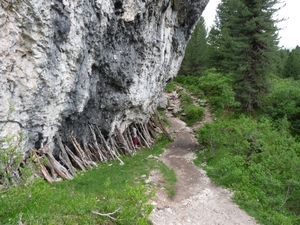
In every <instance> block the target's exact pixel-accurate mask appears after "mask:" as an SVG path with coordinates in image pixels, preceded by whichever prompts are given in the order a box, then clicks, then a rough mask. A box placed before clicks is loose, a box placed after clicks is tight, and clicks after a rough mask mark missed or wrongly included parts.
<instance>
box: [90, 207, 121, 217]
mask: <svg viewBox="0 0 300 225" xmlns="http://www.w3.org/2000/svg"><path fill="white" fill-rule="evenodd" d="M120 209H121V208H117V209H116V210H115V211H114V212H112V213H99V212H96V211H92V213H94V214H96V215H99V216H107V217H109V218H110V219H112V220H116V218H114V217H112V216H111V215H113V214H115V213H116V212H118V211H120Z"/></svg>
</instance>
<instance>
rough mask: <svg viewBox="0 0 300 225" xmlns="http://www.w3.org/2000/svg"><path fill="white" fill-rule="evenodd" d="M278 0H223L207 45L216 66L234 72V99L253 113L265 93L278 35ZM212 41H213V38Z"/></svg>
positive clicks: (267, 87) (260, 104)
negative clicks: (217, 60) (215, 61)
mask: <svg viewBox="0 0 300 225" xmlns="http://www.w3.org/2000/svg"><path fill="white" fill-rule="evenodd" d="M278 3H280V2H279V0H222V2H221V3H220V4H219V6H218V10H217V20H216V21H217V23H216V24H215V27H214V30H212V31H211V32H210V37H209V44H210V45H211V46H210V48H213V51H212V52H213V56H212V57H211V58H212V59H213V61H214V59H219V60H221V62H218V63H217V64H216V65H219V67H217V68H216V69H219V70H221V71H223V72H227V73H229V72H232V73H234V74H235V87H234V88H235V92H236V99H237V100H238V101H239V102H241V105H242V107H243V108H244V109H246V110H247V111H249V112H252V111H253V110H254V109H255V108H257V107H261V106H262V98H263V97H264V96H265V95H266V94H267V93H268V89H269V85H268V82H267V75H268V73H269V72H270V70H271V69H272V67H273V66H274V60H275V58H276V51H277V49H278V48H277V45H278V36H277V31H278V28H277V27H276V25H275V24H276V22H278V20H276V19H274V13H275V12H276V11H278V10H279V9H280V8H275V6H277V4H278ZM212 40H214V42H213V41H212Z"/></svg>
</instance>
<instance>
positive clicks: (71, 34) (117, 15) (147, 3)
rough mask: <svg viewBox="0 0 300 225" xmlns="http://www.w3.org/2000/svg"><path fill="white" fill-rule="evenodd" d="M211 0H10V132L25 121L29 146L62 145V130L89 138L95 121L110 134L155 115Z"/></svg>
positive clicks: (6, 55)
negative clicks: (59, 141) (56, 137)
mask: <svg viewBox="0 0 300 225" xmlns="http://www.w3.org/2000/svg"><path fill="white" fill-rule="evenodd" d="M207 3H208V0H85V1H83V0H76V1H75V0H2V1H0V4H1V5H0V43H1V44H0V74H1V79H0V103H1V104H0V121H1V124H3V123H4V121H7V120H8V121H9V122H8V123H7V125H6V126H5V129H4V133H9V132H16V131H18V130H23V131H25V132H27V133H28V134H29V136H30V140H29V144H30V146H29V147H36V148H40V147H41V146H43V145H49V146H50V147H55V145H56V144H55V140H54V135H55V133H56V132H59V134H60V136H61V137H62V139H63V140H67V139H68V138H69V136H70V135H74V136H76V137H77V138H79V139H81V138H85V139H89V135H90V134H89V129H88V124H97V125H98V126H99V127H101V130H102V131H103V132H104V134H105V135H110V134H112V133H113V132H114V127H115V126H117V127H119V128H120V129H121V130H122V129H124V128H125V127H126V126H127V125H128V124H129V123H131V122H135V121H139V122H140V121H145V120H147V119H148V118H149V116H150V114H151V112H152V108H153V106H155V104H156V100H157V99H158V97H159V96H160V95H161V93H162V91H163V89H164V87H165V85H166V84H167V82H168V81H170V80H171V79H172V78H173V77H174V76H175V75H176V73H177V71H178V69H179V66H180V64H181V61H182V59H183V56H184V50H185V46H186V44H187V41H188V39H189V37H190V34H191V32H192V30H193V29H194V25H195V23H196V22H197V21H198V19H199V17H200V15H201V13H202V11H203V10H204V8H205V6H206V4H207ZM10 105H11V106H12V107H13V108H14V110H13V112H12V113H9V108H10ZM8 115H9V118H7V116H8ZM1 124H0V125H1ZM1 126H2V125H1Z"/></svg>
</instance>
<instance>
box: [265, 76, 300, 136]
mask: <svg viewBox="0 0 300 225" xmlns="http://www.w3.org/2000/svg"><path fill="white" fill-rule="evenodd" d="M273 84H274V88H273V90H272V91H271V93H270V94H269V95H268V97H267V98H266V100H265V101H266V107H265V113H267V114H268V115H269V116H271V117H272V119H273V120H274V121H276V122H277V124H278V125H280V123H281V122H280V121H281V120H282V119H283V118H284V117H286V118H287V120H288V121H289V122H290V124H291V127H290V128H291V132H292V133H293V134H296V135H300V81H295V80H293V79H279V78H277V79H273Z"/></svg>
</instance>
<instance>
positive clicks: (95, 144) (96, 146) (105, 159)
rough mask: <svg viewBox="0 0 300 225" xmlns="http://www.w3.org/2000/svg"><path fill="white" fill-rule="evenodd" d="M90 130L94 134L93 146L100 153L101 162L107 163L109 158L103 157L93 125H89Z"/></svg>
mask: <svg viewBox="0 0 300 225" xmlns="http://www.w3.org/2000/svg"><path fill="white" fill-rule="evenodd" d="M89 128H90V130H91V133H92V140H93V144H94V147H95V148H96V150H97V152H98V155H99V157H100V161H105V162H107V158H106V157H105V156H104V155H103V153H102V151H101V149H100V147H99V145H98V142H97V138H96V134H95V131H94V129H93V127H92V126H91V125H89Z"/></svg>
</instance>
